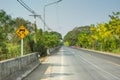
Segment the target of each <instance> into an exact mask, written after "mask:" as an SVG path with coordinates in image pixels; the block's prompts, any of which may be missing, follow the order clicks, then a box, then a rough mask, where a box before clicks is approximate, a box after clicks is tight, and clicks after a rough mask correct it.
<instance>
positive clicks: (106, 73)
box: [79, 55, 120, 80]
mask: <svg viewBox="0 0 120 80" xmlns="http://www.w3.org/2000/svg"><path fill="white" fill-rule="evenodd" d="M79 57H80V58H81V59H83V60H84V61H86V62H87V63H89V64H91V65H92V66H94V67H95V68H97V69H99V70H100V71H102V72H104V73H106V74H108V75H110V76H112V77H114V78H115V79H117V80H119V79H120V78H119V77H117V76H115V75H113V74H111V73H109V72H107V71H105V70H103V69H102V68H100V67H98V66H97V65H95V64H93V63H91V62H89V61H88V60H87V59H85V58H83V57H81V56H80V55H79Z"/></svg>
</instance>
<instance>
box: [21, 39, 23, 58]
mask: <svg viewBox="0 0 120 80" xmlns="http://www.w3.org/2000/svg"><path fill="white" fill-rule="evenodd" d="M21 56H23V39H21Z"/></svg>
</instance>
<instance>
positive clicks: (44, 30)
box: [44, 6, 46, 31]
mask: <svg viewBox="0 0 120 80" xmlns="http://www.w3.org/2000/svg"><path fill="white" fill-rule="evenodd" d="M45 7H46V6H44V31H45Z"/></svg>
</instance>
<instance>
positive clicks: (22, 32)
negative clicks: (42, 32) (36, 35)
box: [16, 26, 29, 39]
mask: <svg viewBox="0 0 120 80" xmlns="http://www.w3.org/2000/svg"><path fill="white" fill-rule="evenodd" d="M16 34H17V35H18V36H19V37H20V38H21V39H23V38H25V37H26V36H27V35H28V34H29V31H28V30H27V29H26V28H25V27H24V26H20V27H19V28H18V29H17V30H16Z"/></svg>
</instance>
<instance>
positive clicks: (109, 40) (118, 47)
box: [64, 12, 120, 54]
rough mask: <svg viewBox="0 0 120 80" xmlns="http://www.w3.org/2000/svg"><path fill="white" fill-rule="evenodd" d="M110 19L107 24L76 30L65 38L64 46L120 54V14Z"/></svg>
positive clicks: (113, 15)
mask: <svg viewBox="0 0 120 80" xmlns="http://www.w3.org/2000/svg"><path fill="white" fill-rule="evenodd" d="M109 17H110V20H109V21H108V22H107V23H100V24H97V25H94V24H92V25H89V26H80V27H76V28H74V29H73V30H72V31H69V32H68V33H67V34H66V36H65V37H64V42H65V43H64V44H65V45H67V46H79V47H81V48H88V49H94V50H99V51H106V52H112V53H116V54H120V12H113V13H112V15H109Z"/></svg>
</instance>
